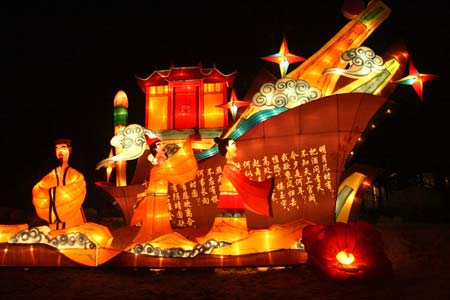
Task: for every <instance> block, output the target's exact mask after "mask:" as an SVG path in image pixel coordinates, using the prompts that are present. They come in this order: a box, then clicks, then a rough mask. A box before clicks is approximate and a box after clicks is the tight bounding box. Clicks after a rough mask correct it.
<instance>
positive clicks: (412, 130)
mask: <svg viewBox="0 0 450 300" xmlns="http://www.w3.org/2000/svg"><path fill="white" fill-rule="evenodd" d="M54 2H56V3H59V2H62V1H54ZM64 2H65V1H64ZM112 2H113V3H112V4H108V6H107V7H105V6H103V7H97V6H96V5H94V4H92V1H85V2H81V3H83V5H75V4H73V5H72V6H70V7H68V6H67V5H68V4H57V6H54V5H53V4H51V3H52V2H51V1H41V2H40V6H39V7H38V5H37V4H31V6H30V5H28V6H23V7H21V6H18V5H16V6H15V7H3V8H2V18H1V21H0V22H1V27H0V33H1V46H0V51H1V62H2V63H1V70H0V73H1V82H2V85H1V86H2V96H1V97H2V101H1V102H2V104H1V109H0V118H1V122H2V124H3V126H4V130H3V132H4V133H6V136H5V135H4V136H3V138H2V139H1V153H2V158H3V159H4V160H5V163H4V164H3V172H2V174H3V175H2V183H1V189H2V191H1V194H0V195H1V196H0V198H1V200H0V205H1V206H9V207H18V208H26V209H29V208H32V205H31V190H32V187H33V186H34V184H36V183H37V182H38V181H39V180H40V178H41V177H42V176H43V175H45V174H46V173H47V172H49V171H50V169H51V168H53V167H54V166H55V163H56V162H55V158H54V150H53V140H54V139H55V138H61V137H68V138H71V139H72V140H73V147H74V152H73V154H72V157H71V165H72V166H73V167H75V168H76V169H78V170H79V171H81V172H82V173H83V174H84V175H85V177H86V180H87V182H88V195H87V199H86V206H93V207H95V206H99V205H101V203H100V204H99V202H101V201H103V200H102V199H99V198H97V197H101V195H98V191H97V190H96V189H97V188H96V187H95V185H94V184H93V183H94V182H95V181H97V180H104V172H102V171H96V170H95V165H96V163H97V162H99V161H100V160H102V159H103V158H105V157H107V155H108V152H109V149H110V146H109V140H110V139H111V137H112V136H113V131H114V129H113V99H114V95H115V94H116V92H117V91H119V90H123V91H125V93H126V94H127V95H128V99H129V119H128V122H129V123H139V124H142V125H144V124H143V122H144V111H143V109H144V105H145V99H144V96H145V95H144V93H143V92H142V91H141V90H140V88H139V87H138V85H137V83H136V76H139V77H144V78H145V77H147V76H149V75H150V74H151V73H152V72H153V71H155V70H160V69H168V68H169V66H170V65H171V64H173V65H175V66H178V67H183V66H195V65H197V63H199V62H201V63H202V64H203V66H204V67H212V66H216V67H217V68H218V69H219V70H220V71H222V72H223V73H225V74H228V73H231V72H233V71H235V70H236V71H237V72H238V76H237V80H236V83H235V88H236V92H237V96H238V98H240V97H243V96H244V95H245V92H246V89H247V87H248V86H249V85H250V83H251V81H252V79H253V76H254V75H255V74H256V72H258V70H260V69H261V68H266V69H267V70H269V71H270V72H272V73H273V74H274V75H275V76H279V69H278V66H276V65H274V64H272V63H270V62H267V61H264V60H261V59H260V57H263V56H267V55H271V54H274V53H277V52H278V50H279V48H280V44H281V41H282V38H283V35H285V36H286V38H287V42H288V45H289V50H290V52H291V53H293V54H296V55H299V56H302V57H309V56H311V55H313V54H314V53H315V52H316V51H317V50H319V49H320V48H321V47H322V45H323V44H325V43H326V42H327V41H328V40H329V39H330V38H331V37H332V36H333V35H334V34H336V33H337V32H338V31H339V30H340V29H341V28H342V27H343V26H344V25H345V24H346V23H347V22H348V20H347V19H346V18H345V17H344V16H343V15H342V14H341V11H340V6H341V3H342V1H310V3H308V4H305V3H304V2H305V1H291V2H290V1H286V2H282V1H278V4H279V6H267V7H261V6H259V7H258V5H261V3H263V2H256V1H250V3H251V2H254V4H250V3H249V2H248V1H247V2H245V3H246V4H239V5H234V4H233V3H232V2H226V1H220V2H217V3H216V2H215V1H209V2H211V3H209V2H206V3H203V4H197V5H196V6H191V4H190V3H191V2H194V1H182V2H180V3H178V2H177V1H163V3H155V2H152V1H123V2H133V3H135V4H136V5H135V6H134V7H129V6H123V5H119V4H114V3H116V2H114V1H112ZM201 2H203V1H200V3H201ZM242 2H244V1H242ZM398 2H402V3H403V4H401V5H400V4H399V3H398ZM196 3H199V2H196ZM208 3H209V4H208ZM258 3H259V4H258ZM290 3H296V4H294V5H293V4H290ZM385 3H386V4H388V5H389V6H390V7H391V8H392V10H393V11H392V13H391V16H390V17H389V19H388V20H387V21H385V23H383V24H382V25H381V26H380V27H379V28H378V29H377V30H376V31H375V32H374V33H373V34H372V35H371V36H370V37H369V39H368V40H366V41H365V43H364V44H363V45H364V46H368V47H370V48H372V49H373V50H375V52H376V53H377V54H379V55H381V54H382V53H383V52H384V51H385V50H387V49H388V47H389V46H390V45H392V44H393V43H395V42H400V41H402V42H403V43H404V44H405V45H406V48H407V49H408V51H409V53H410V57H411V59H412V60H413V62H414V64H415V66H416V67H417V69H418V70H419V71H420V72H421V73H427V74H436V75H440V78H438V79H435V80H432V81H429V82H427V83H425V85H424V101H423V102H420V100H419V98H418V97H417V95H416V94H415V92H414V90H413V89H412V87H411V86H399V87H398V88H397V91H396V92H395V93H394V94H393V95H392V96H391V99H392V100H394V101H395V102H396V104H397V111H396V112H397V113H396V114H395V115H394V116H393V117H392V119H390V120H388V121H387V122H386V123H385V124H384V125H381V126H380V127H379V128H378V129H377V131H376V132H374V133H372V134H371V136H370V138H369V139H368V140H367V144H366V145H365V147H362V148H361V152H360V154H358V155H357V159H358V161H360V162H367V163H370V164H374V165H378V166H382V167H387V168H391V169H394V170H395V169H401V168H404V169H408V170H409V171H411V172H415V171H430V170H435V169H437V168H439V169H443V170H447V171H448V170H449V169H450V159H449V154H450V147H449V146H447V145H444V143H448V141H447V140H448V136H449V134H448V132H449V129H450V125H449V123H450V121H449V116H450V115H449V112H450V105H449V104H450V99H449V97H448V94H447V93H446V88H447V87H448V85H449V83H450V82H449V80H448V77H447V75H446V74H447V71H446V69H447V68H448V67H449V66H450V64H449V53H450V49H449V48H450V47H449V36H450V30H449V25H448V22H449V17H450V13H449V11H450V10H449V4H448V3H447V2H445V1H389V0H386V1H385ZM138 4H140V6H138ZM2 5H4V4H2ZM63 5H65V6H63ZM214 6H220V7H214ZM298 65H299V64H298V63H297V64H292V65H291V66H290V68H289V71H292V70H294V68H296V67H297V66H298ZM405 75H406V74H405Z"/></svg>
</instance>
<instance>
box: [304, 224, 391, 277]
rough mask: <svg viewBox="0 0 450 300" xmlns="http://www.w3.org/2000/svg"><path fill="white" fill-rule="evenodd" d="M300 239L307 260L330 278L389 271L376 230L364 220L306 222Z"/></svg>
mask: <svg viewBox="0 0 450 300" xmlns="http://www.w3.org/2000/svg"><path fill="white" fill-rule="evenodd" d="M302 242H303V244H304V246H305V250H306V252H307V253H308V261H307V263H308V264H309V265H310V266H311V267H313V268H314V269H316V270H318V271H319V272H321V273H323V274H324V275H326V276H328V277H331V278H334V279H338V280H344V279H349V278H357V279H373V278H378V277H381V276H385V275H389V274H390V273H391V271H392V264H391V262H390V260H389V259H388V258H387V256H386V255H385V253H384V249H383V240H382V238H381V235H380V233H379V232H378V231H377V229H376V228H375V226H373V225H371V224H369V223H366V222H349V223H342V222H337V223H335V224H334V225H329V226H325V225H308V226H306V227H305V228H304V229H303V237H302Z"/></svg>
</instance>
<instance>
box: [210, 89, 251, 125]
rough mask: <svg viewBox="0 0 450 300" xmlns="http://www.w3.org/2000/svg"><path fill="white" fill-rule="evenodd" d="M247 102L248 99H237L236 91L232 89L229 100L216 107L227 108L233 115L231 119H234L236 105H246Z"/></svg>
mask: <svg viewBox="0 0 450 300" xmlns="http://www.w3.org/2000/svg"><path fill="white" fill-rule="evenodd" d="M249 104H250V102H248V101H241V100H237V97H236V92H235V91H234V89H232V90H231V97H230V101H228V102H227V103H224V104H221V105H217V107H221V108H226V109H229V110H230V111H231V115H232V116H233V121H236V113H237V109H238V107H244V106H248V105H249Z"/></svg>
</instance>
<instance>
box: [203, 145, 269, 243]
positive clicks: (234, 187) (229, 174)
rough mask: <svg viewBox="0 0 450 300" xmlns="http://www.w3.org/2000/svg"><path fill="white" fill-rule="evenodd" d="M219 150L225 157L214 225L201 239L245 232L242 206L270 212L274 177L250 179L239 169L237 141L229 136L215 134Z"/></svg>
mask: <svg viewBox="0 0 450 300" xmlns="http://www.w3.org/2000/svg"><path fill="white" fill-rule="evenodd" d="M214 141H215V142H216V143H217V145H218V148H219V153H220V154H221V155H222V156H224V157H225V158H226V164H225V165H224V167H223V171H222V179H221V182H220V186H219V202H218V204H217V215H216V218H215V220H214V225H213V227H212V228H211V230H210V231H209V233H208V234H206V235H205V236H203V237H199V238H197V240H198V241H199V242H201V243H204V242H206V241H207V240H209V239H214V240H217V241H219V240H220V241H227V242H234V241H237V240H240V239H243V238H245V237H247V236H248V227H247V218H246V216H245V210H246V209H247V210H249V211H252V212H254V213H256V214H259V215H263V216H269V215H270V207H269V199H270V195H271V192H272V188H273V179H271V178H269V179H265V180H263V181H259V182H258V181H252V180H251V179H249V178H248V177H247V176H245V174H244V173H242V172H241V170H240V168H239V164H238V163H237V162H236V161H235V158H236V156H237V147H236V142H235V141H234V140H233V139H231V138H225V139H221V138H219V137H216V138H214Z"/></svg>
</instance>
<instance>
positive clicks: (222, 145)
mask: <svg viewBox="0 0 450 300" xmlns="http://www.w3.org/2000/svg"><path fill="white" fill-rule="evenodd" d="M230 140H231V139H230V138H224V139H221V138H220V137H215V138H214V142H215V143H216V144H217V145H218V146H219V153H220V154H221V155H222V156H224V157H225V155H226V154H227V146H228V142H229V141H230Z"/></svg>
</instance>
